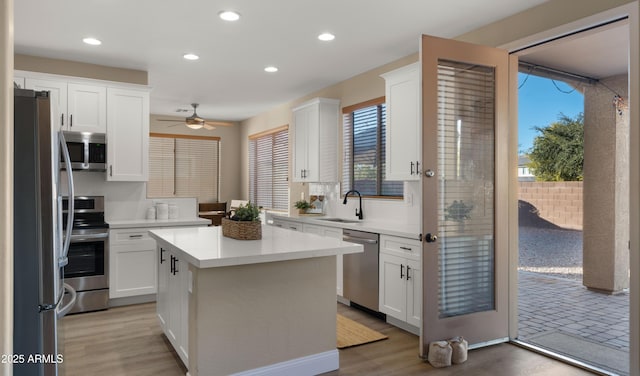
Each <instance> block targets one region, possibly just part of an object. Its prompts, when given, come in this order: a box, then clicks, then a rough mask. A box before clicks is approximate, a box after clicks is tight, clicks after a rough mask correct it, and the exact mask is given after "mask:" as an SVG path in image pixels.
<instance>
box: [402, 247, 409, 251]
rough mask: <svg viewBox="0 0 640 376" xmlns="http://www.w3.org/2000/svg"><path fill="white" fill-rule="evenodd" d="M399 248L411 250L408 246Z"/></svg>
mask: <svg viewBox="0 0 640 376" xmlns="http://www.w3.org/2000/svg"><path fill="white" fill-rule="evenodd" d="M400 249H404V250H405V251H410V250H411V248H409V247H400Z"/></svg>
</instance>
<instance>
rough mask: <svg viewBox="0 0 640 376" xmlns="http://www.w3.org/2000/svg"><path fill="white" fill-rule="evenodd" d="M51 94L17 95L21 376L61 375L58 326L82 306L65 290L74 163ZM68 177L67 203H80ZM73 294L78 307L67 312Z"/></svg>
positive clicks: (16, 336)
mask: <svg viewBox="0 0 640 376" xmlns="http://www.w3.org/2000/svg"><path fill="white" fill-rule="evenodd" d="M48 94H49V93H48V92H46V91H45V92H36V91H33V90H22V89H15V92H14V119H15V120H14V223H13V224H14V327H13V329H14V333H13V350H14V354H13V359H12V361H13V363H14V370H13V373H14V375H20V376H31V375H39V376H40V375H46V376H49V375H58V374H61V372H59V371H60V368H61V367H60V363H62V362H63V361H64V354H63V353H62V348H61V345H60V343H59V336H58V328H59V322H58V320H59V319H60V318H62V317H63V316H64V315H65V314H66V313H67V312H68V311H69V310H70V309H71V307H72V306H73V304H74V303H75V291H73V289H72V288H71V287H70V286H68V285H66V284H65V283H64V279H63V273H62V271H63V268H64V266H65V265H66V262H67V261H66V253H67V252H68V242H69V240H70V236H68V234H63V229H62V212H61V211H62V192H59V187H60V184H59V183H60V178H61V173H60V163H61V162H60V161H61V160H63V161H64V162H65V163H67V162H68V160H69V158H68V151H67V150H66V142H64V136H63V135H62V132H60V131H58V130H57V129H54V126H53V124H52V122H51V119H52V118H53V117H52V108H51V103H50V100H49V95H48ZM61 137H62V138H61ZM61 155H62V156H63V157H64V158H61ZM66 176H67V178H68V179H69V180H70V184H69V192H68V193H67V192H65V195H67V194H69V196H73V177H72V175H71V168H70V166H69V168H68V170H67V175H66ZM69 202H73V200H69ZM69 212H70V213H72V212H73V210H70V211H69ZM69 223H73V220H71V221H69ZM68 227H69V228H68V229H67V231H68V232H70V231H71V226H68ZM65 293H67V294H69V295H70V299H69V300H68V301H69V303H66V304H64V305H63V304H62V303H61V301H62V297H63V296H64V294H65Z"/></svg>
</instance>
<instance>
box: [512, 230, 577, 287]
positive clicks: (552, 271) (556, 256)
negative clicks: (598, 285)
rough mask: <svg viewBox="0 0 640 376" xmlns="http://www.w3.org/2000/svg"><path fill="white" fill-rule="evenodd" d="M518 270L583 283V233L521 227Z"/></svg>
mask: <svg viewBox="0 0 640 376" xmlns="http://www.w3.org/2000/svg"><path fill="white" fill-rule="evenodd" d="M519 230H520V234H519V244H520V247H519V248H520V252H519V253H520V262H519V266H518V270H522V271H529V272H535V273H542V274H546V275H550V276H555V277H562V278H569V279H574V280H580V281H582V231H575V230H563V229H550V228H539V227H527V226H521V227H520V228H519Z"/></svg>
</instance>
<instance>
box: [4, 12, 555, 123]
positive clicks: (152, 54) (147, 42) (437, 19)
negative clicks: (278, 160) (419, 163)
mask: <svg viewBox="0 0 640 376" xmlns="http://www.w3.org/2000/svg"><path fill="white" fill-rule="evenodd" d="M543 2H544V0H484V1H468V0H448V1H437V2H436V1H426V0H396V1H376V2H373V1H371V0H348V1H344V0H322V1H300V0H269V1H266V0H262V1H259V0H181V1H169V0H65V1H50V0H20V1H16V2H15V4H14V9H15V52H16V53H19V54H26V55H34V56H43V57H50V58H58V59H66V60H73V61H80V62H87V63H93V64H100V65H107V66H113V67H121V68H130V69H139V70H144V71H147V72H148V75H149V85H150V86H151V87H152V88H153V90H152V92H151V112H152V113H154V114H161V115H177V114H176V110H177V109H178V108H186V109H188V108H190V106H189V104H190V103H192V102H197V103H200V107H198V114H199V115H200V116H202V117H206V118H209V119H215V120H234V121H238V120H244V119H246V118H249V117H251V116H253V115H256V114H258V113H261V112H263V111H266V110H268V109H270V108H273V107H275V106H277V105H279V104H283V103H286V102H289V101H291V100H294V99H296V98H299V97H302V96H304V95H307V94H309V93H311V92H313V91H316V90H319V89H322V88H325V87H327V86H330V85H333V84H335V83H337V82H340V81H343V80H345V79H348V78H350V77H353V76H355V75H357V74H360V73H363V72H366V71H368V70H370V69H372V68H375V67H378V66H381V65H383V64H386V63H389V62H391V61H394V60H397V59H399V58H402V57H405V56H408V55H410V54H412V53H415V52H417V51H418V41H419V36H420V34H431V35H435V36H440V37H454V36H457V35H460V34H463V33H465V32H468V31H471V30H473V29H475V28H477V27H479V26H482V25H485V24H488V23H491V22H493V21H496V20H499V19H502V18H504V17H507V16H509V15H511V14H514V13H517V12H520V11H522V10H524V9H527V8H530V7H533V6H535V5H538V4H540V3H543ZM374 4H375V5H374ZM222 10H235V11H237V12H239V13H240V15H241V18H240V20H239V21H236V22H227V21H223V20H221V19H220V18H219V17H218V13H219V12H220V11H222ZM327 31H328V32H331V33H333V34H335V36H336V38H335V40H333V41H331V42H322V41H319V40H318V39H317V36H318V35H319V34H320V33H322V32H327ZM88 36H91V37H95V38H98V39H100V40H101V41H102V45H100V46H90V45H86V44H84V43H82V39H83V38H84V37H88ZM185 53H194V54H197V55H199V56H200V59H199V60H197V61H187V60H185V59H183V57H182V56H183V55H184V54H185ZM269 65H275V66H277V67H278V68H279V71H278V72H276V73H266V72H264V70H263V69H264V68H265V67H266V66H269ZM179 115H180V116H183V114H179Z"/></svg>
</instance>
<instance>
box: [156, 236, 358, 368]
mask: <svg viewBox="0 0 640 376" xmlns="http://www.w3.org/2000/svg"><path fill="white" fill-rule="evenodd" d="M149 233H150V234H151V236H152V237H153V238H155V239H156V240H157V244H158V252H159V257H158V260H159V264H158V265H159V270H158V298H157V302H158V303H157V304H158V308H157V311H158V319H159V321H160V325H161V326H162V328H163V330H164V332H165V334H166V335H167V338H168V339H169V341H170V342H171V343H172V345H173V346H174V348H175V349H176V352H177V353H178V355H179V356H180V358H181V359H182V360H183V362H184V363H185V365H186V366H187V368H188V370H189V372H188V375H190V376H203V375H207V376H209V375H211V376H213V375H229V374H236V373H237V374H242V375H253V374H255V375H257V374H260V375H287V374H290V375H315V374H319V373H323V372H329V371H332V370H335V369H337V368H338V365H339V356H338V351H337V350H336V257H335V256H336V255H340V254H349V253H358V252H362V246H361V245H357V244H353V243H347V242H343V241H341V240H338V239H332V238H327V237H320V236H317V235H313V234H305V233H299V232H295V231H289V230H283V229H280V228H276V227H273V226H263V228H262V239H261V240H235V239H230V238H227V237H223V236H222V231H221V228H220V227H206V228H181V229H163V230H153V231H150V232H149Z"/></svg>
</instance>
